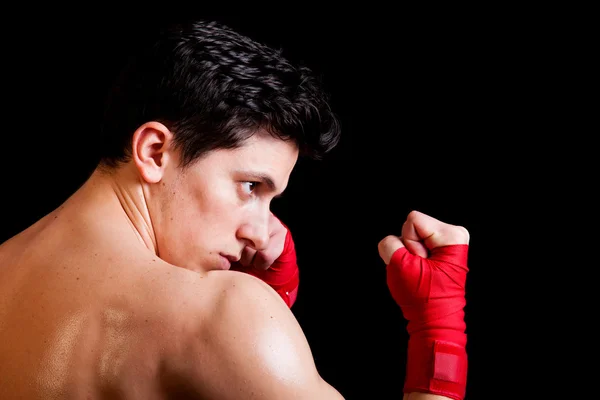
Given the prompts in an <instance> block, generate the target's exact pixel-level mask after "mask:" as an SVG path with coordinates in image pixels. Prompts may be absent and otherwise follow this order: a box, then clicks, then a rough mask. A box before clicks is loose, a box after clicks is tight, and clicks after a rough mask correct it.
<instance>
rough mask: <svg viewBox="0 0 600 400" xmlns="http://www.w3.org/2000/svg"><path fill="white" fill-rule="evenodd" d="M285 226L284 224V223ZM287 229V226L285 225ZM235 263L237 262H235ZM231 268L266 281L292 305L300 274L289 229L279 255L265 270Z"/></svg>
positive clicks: (240, 267)
mask: <svg viewBox="0 0 600 400" xmlns="http://www.w3.org/2000/svg"><path fill="white" fill-rule="evenodd" d="M284 226H285V225H284ZM286 229H287V227H286ZM236 264H237V263H236ZM232 269H235V270H238V271H243V272H245V273H247V274H250V275H253V276H255V277H257V278H259V279H261V280H262V281H264V282H266V283H267V284H268V285H269V286H271V287H272V288H273V289H275V291H276V292H277V293H278V294H279V295H280V296H281V298H282V299H283V300H284V301H285V303H286V304H287V305H288V307H290V308H291V307H292V305H294V302H295V301H296V297H297V295H298V285H299V284H300V275H299V270H298V264H297V261H296V247H295V245H294V241H293V240H292V234H291V233H290V230H289V229H288V230H287V233H286V235H285V244H284V245H283V251H282V252H281V255H280V256H279V257H278V258H277V259H276V260H275V261H274V262H273V264H272V265H271V266H270V267H269V268H267V269H266V270H264V271H262V270H258V269H256V268H253V267H242V266H241V265H236V267H235V268H233V267H232Z"/></svg>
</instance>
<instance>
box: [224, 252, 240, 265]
mask: <svg viewBox="0 0 600 400" xmlns="http://www.w3.org/2000/svg"><path fill="white" fill-rule="evenodd" d="M219 255H220V256H221V257H223V258H226V259H227V260H229V262H230V263H234V262H238V261H240V257H238V256H231V255H229V254H223V253H219Z"/></svg>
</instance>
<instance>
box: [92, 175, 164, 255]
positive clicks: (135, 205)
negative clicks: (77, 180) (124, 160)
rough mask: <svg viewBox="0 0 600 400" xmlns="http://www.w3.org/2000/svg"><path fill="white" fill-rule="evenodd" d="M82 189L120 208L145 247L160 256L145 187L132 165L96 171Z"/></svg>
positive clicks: (93, 196) (104, 202)
mask: <svg viewBox="0 0 600 400" xmlns="http://www.w3.org/2000/svg"><path fill="white" fill-rule="evenodd" d="M82 189H83V191H84V193H85V194H86V197H88V196H89V198H90V199H92V201H99V202H102V204H103V205H109V206H110V207H112V208H113V209H115V206H116V209H117V210H118V211H117V212H121V215H122V216H123V217H124V218H125V220H126V221H127V223H128V224H129V225H130V227H131V228H132V230H133V233H134V234H135V235H136V236H137V238H138V239H139V240H140V241H141V242H142V244H143V245H144V246H145V247H146V248H148V249H149V250H151V251H152V252H153V253H154V254H158V248H157V245H156V236H155V234H154V228H153V226H152V221H151V219H150V213H149V212H148V205H147V202H146V196H145V195H144V190H143V183H142V181H141V180H140V177H139V175H138V174H137V173H136V171H135V169H134V168H133V167H132V166H131V165H130V164H127V165H124V166H122V167H120V168H118V169H116V170H114V171H110V172H107V171H103V170H99V169H96V170H95V171H94V172H93V173H92V175H91V176H90V178H89V179H88V181H87V182H86V183H85V185H84V187H83V188H82Z"/></svg>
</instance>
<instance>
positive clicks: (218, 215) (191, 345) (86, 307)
mask: <svg viewBox="0 0 600 400" xmlns="http://www.w3.org/2000/svg"><path fill="white" fill-rule="evenodd" d="M132 143H133V155H132V159H131V161H130V162H128V163H127V164H125V165H123V166H121V167H119V168H118V169H117V170H115V171H111V172H106V171H102V170H100V169H99V170H97V171H95V172H94V173H93V174H92V176H91V177H90V179H89V180H88V181H86V182H85V183H84V185H82V187H81V188H80V189H79V190H77V191H76V192H75V193H74V194H73V195H72V196H71V197H69V198H68V199H67V200H66V201H65V203H64V204H62V205H61V206H60V207H59V208H58V209H56V210H54V211H52V212H51V213H49V214H48V215H46V216H45V217H43V218H42V219H40V220H39V221H38V222H36V223H35V224H33V225H32V226H31V227H29V228H28V229H26V230H25V231H23V232H21V233H19V234H18V235H16V236H14V237H13V238H11V239H10V240H8V241H7V242H5V243H3V244H2V245H1V246H0V339H1V340H0V355H1V357H2V359H3V360H10V362H3V363H0V376H1V377H2V385H0V398H2V399H13V398H23V399H37V398H44V399H59V398H60V399H65V398H85V399H109V398H110V399H114V398H127V399H146V400H152V399H171V398H193V399H214V398H218V399H224V400H227V399H240V398H245V399H316V398H319V399H341V398H342V396H341V394H340V393H339V392H338V391H337V390H336V389H334V388H333V387H331V386H330V385H329V384H328V383H326V382H325V381H324V380H323V379H322V378H321V376H320V375H319V373H318V371H317V369H316V367H315V364H314V360H313V357H312V354H311V350H310V347H309V345H308V343H307V340H306V338H305V336H304V334H303V332H302V330H301V328H300V326H299V324H298V322H297V321H296V319H295V318H294V316H293V314H292V313H291V311H290V310H289V308H288V307H287V306H286V305H285V303H284V302H283V300H282V299H281V298H280V297H279V295H278V294H277V293H276V292H275V291H274V290H273V289H272V288H270V287H269V286H268V285H266V284H265V283H263V282H262V281H260V280H259V279H256V278H254V277H253V276H250V275H249V274H245V273H241V272H235V271H231V270H229V267H230V261H231V260H239V259H240V258H241V257H242V256H243V257H244V258H243V259H242V260H241V261H242V262H244V263H245V264H249V263H252V262H256V264H257V265H259V266H260V267H262V268H265V265H268V264H269V260H272V259H273V257H276V254H277V251H279V253H280V252H281V250H280V249H279V247H281V244H280V240H279V239H277V238H280V237H281V236H282V235H281V225H280V224H278V223H277V220H276V219H275V218H274V216H273V215H272V214H271V213H270V211H269V206H270V202H271V201H272V200H273V198H274V197H275V196H278V195H280V194H281V192H283V190H284V189H285V187H286V186H287V182H288V179H289V176H290V174H291V172H292V170H293V168H294V166H295V164H296V161H297V158H298V150H297V148H296V147H295V146H294V145H293V144H291V143H289V142H283V141H280V140H277V139H274V138H272V137H270V136H268V135H267V134H266V133H264V132H257V133H256V134H255V135H254V136H253V137H252V138H251V139H249V140H248V141H247V142H246V143H245V144H244V145H243V146H242V147H240V148H237V149H234V150H218V151H214V152H211V153H209V154H207V155H206V156H205V157H203V158H201V159H200V160H198V161H197V162H196V163H194V164H193V165H191V166H190V167H188V168H186V169H185V170H182V169H181V168H180V167H179V156H178V152H177V150H176V149H175V148H174V147H173V146H172V134H171V132H170V131H169V130H168V129H167V128H166V127H165V126H164V125H162V124H159V123H156V122H150V123H147V124H145V125H143V126H141V127H140V128H139V129H138V130H136V132H135V133H134V136H133V142H132ZM261 176H262V178H261ZM265 176H268V177H269V180H270V181H271V182H272V184H271V185H269V184H268V183H267V181H266V180H265V179H264V177H265ZM272 238H275V239H272ZM228 258H229V260H228ZM252 260H255V261H252ZM399 390H400V389H399ZM411 396H412V397H411V399H415V400H416V399H433V398H441V397H439V396H433V397H432V396H430V395H424V394H411Z"/></svg>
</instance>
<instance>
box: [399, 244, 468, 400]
mask: <svg viewBox="0 0 600 400" xmlns="http://www.w3.org/2000/svg"><path fill="white" fill-rule="evenodd" d="M468 249H469V247H468V245H451V246H443V247H438V248H436V249H433V250H431V252H430V253H431V255H430V256H429V257H428V258H422V257H419V256H416V255H413V254H411V253H409V252H408V250H406V248H404V247H403V248H400V249H398V250H397V251H396V252H395V253H394V254H393V256H392V259H391V260H390V263H389V264H388V266H387V284H388V287H389V289H390V293H391V294H392V297H393V298H394V300H395V301H396V303H398V305H399V306H400V308H401V309H402V313H403V315H404V317H405V318H406V319H407V320H408V324H407V331H408V333H409V335H410V338H409V342H408V356H407V365H406V380H405V384H404V392H405V393H410V392H425V393H433V394H437V395H441V396H446V397H450V398H452V399H456V400H462V399H464V397H465V389H466V384H467V367H468V362H467V352H466V343H467V335H466V333H465V329H466V324H465V320H464V306H465V304H466V300H465V283H466V277H467V272H468V268H467V254H468Z"/></svg>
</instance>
